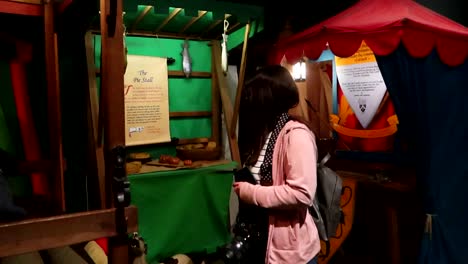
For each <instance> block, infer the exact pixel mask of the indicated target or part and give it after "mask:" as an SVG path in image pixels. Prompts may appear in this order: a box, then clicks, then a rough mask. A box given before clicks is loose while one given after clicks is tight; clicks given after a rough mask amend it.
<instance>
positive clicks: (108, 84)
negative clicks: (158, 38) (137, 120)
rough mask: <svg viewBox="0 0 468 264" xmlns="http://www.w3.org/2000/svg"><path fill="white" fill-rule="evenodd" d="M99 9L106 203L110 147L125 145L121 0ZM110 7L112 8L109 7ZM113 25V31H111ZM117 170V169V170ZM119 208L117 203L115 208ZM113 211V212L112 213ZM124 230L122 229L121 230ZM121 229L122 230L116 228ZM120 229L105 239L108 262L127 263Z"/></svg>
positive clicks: (103, 1)
mask: <svg viewBox="0 0 468 264" xmlns="http://www.w3.org/2000/svg"><path fill="white" fill-rule="evenodd" d="M100 7H101V8H100V10H101V47H102V53H101V56H102V65H101V98H102V99H103V100H102V104H103V105H102V107H101V110H102V114H103V118H104V150H105V152H104V157H105V163H106V187H107V190H106V195H107V197H106V198H107V199H106V205H107V207H112V206H119V205H118V204H114V202H113V197H114V196H115V193H114V192H113V190H112V186H113V177H115V176H116V175H114V173H115V172H116V170H114V167H115V166H116V163H115V161H114V156H113V151H114V149H116V148H118V147H124V146H125V109H124V107H125V104H124V93H123V87H124V67H125V63H124V56H123V55H124V46H123V33H124V32H123V15H122V11H123V10H122V0H100ZM112 8H115V9H114V10H112ZM112 29H115V31H114V32H112V31H113V30H112ZM119 172H120V170H119ZM117 209H118V210H119V207H118V208H117ZM116 214H117V213H116ZM117 215H118V216H117V217H116V221H117V222H116V224H117V225H119V224H121V223H120V222H119V221H122V217H125V213H118V214H117ZM123 231H125V230H123ZM120 232H122V230H120ZM127 242H128V241H127V239H126V237H125V235H124V234H122V233H120V234H118V235H117V236H115V237H112V238H110V240H109V254H108V256H109V263H129V261H128V260H129V255H128V244H127Z"/></svg>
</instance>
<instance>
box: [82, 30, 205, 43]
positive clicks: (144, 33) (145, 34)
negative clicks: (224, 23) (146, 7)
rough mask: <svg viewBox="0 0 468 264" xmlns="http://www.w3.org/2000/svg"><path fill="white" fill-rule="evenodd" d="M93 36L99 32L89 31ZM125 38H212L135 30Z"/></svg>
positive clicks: (203, 39) (99, 32) (199, 39)
mask: <svg viewBox="0 0 468 264" xmlns="http://www.w3.org/2000/svg"><path fill="white" fill-rule="evenodd" d="M91 32H92V33H93V34H96V35H100V34H101V31H100V30H91ZM126 36H131V37H150V38H168V39H187V40H198V41H211V40H212V38H203V37H201V36H198V35H197V36H189V35H185V34H178V33H171V32H158V33H157V34H155V33H153V32H151V31H144V30H135V31H133V32H127V34H126Z"/></svg>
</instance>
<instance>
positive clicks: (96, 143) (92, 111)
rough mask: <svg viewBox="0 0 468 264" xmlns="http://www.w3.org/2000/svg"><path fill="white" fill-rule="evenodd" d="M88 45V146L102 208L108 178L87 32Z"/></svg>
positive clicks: (89, 36) (91, 45)
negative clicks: (106, 176) (106, 178)
mask: <svg viewBox="0 0 468 264" xmlns="http://www.w3.org/2000/svg"><path fill="white" fill-rule="evenodd" d="M85 46H86V61H87V63H88V89H87V97H88V100H87V109H88V110H87V112H88V126H89V131H88V146H89V153H88V155H89V157H88V160H89V163H90V168H89V170H90V172H91V175H93V176H95V177H96V179H93V181H94V180H97V185H98V187H97V190H98V191H99V199H100V201H99V202H100V205H101V207H100V208H101V209H104V208H106V204H105V197H106V187H105V186H106V180H105V161H104V148H103V146H102V144H101V141H102V138H100V137H99V135H100V133H99V132H98V129H99V98H98V89H97V83H96V74H94V69H95V67H96V66H95V63H94V58H95V51H94V42H93V34H92V33H91V32H87V33H86V35H85Z"/></svg>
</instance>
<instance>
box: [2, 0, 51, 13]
mask: <svg viewBox="0 0 468 264" xmlns="http://www.w3.org/2000/svg"><path fill="white" fill-rule="evenodd" d="M1 2H2V3H1V4H0V13H4V14H15V15H25V16H43V15H44V7H43V6H42V5H36V4H29V3H21V2H12V1H1Z"/></svg>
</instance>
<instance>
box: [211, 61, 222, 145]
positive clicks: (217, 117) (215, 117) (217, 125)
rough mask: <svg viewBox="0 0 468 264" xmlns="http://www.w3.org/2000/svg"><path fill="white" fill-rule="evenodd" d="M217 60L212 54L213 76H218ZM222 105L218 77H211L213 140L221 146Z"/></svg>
mask: <svg viewBox="0 0 468 264" xmlns="http://www.w3.org/2000/svg"><path fill="white" fill-rule="evenodd" d="M214 65H215V60H214V57H213V56H211V72H212V76H216V69H215V67H214ZM220 130H221V106H220V98H219V88H218V82H217V81H216V77H214V78H211V140H212V141H214V142H216V144H217V145H218V146H221V131H220Z"/></svg>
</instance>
